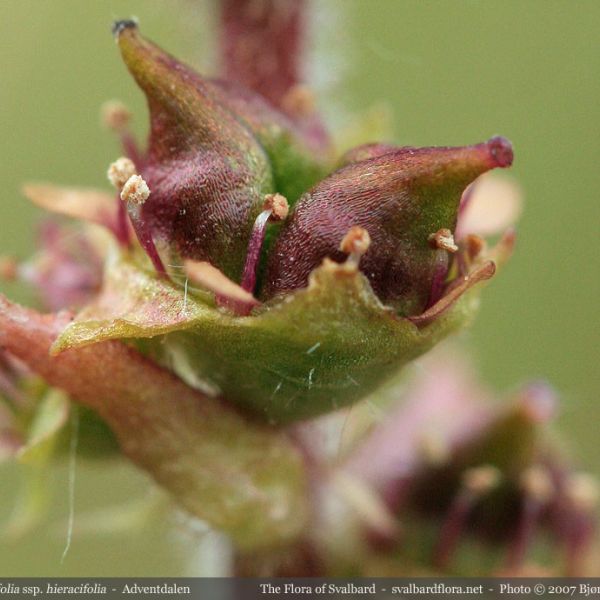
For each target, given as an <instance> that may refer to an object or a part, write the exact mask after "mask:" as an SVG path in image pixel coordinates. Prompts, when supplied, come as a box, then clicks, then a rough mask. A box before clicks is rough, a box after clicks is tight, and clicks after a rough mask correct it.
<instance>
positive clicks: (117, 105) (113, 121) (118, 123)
mask: <svg viewBox="0 0 600 600" xmlns="http://www.w3.org/2000/svg"><path fill="white" fill-rule="evenodd" d="M100 113H101V115H102V123H103V124H104V125H105V126H106V127H107V128H108V129H110V130H112V131H116V132H119V133H120V132H121V131H123V129H125V128H126V127H127V126H128V125H129V122H130V121H131V111H130V110H129V109H128V108H127V106H125V104H123V103H122V102H121V101H120V100H107V101H106V102H105V103H104V104H103V105H102V106H101V107H100Z"/></svg>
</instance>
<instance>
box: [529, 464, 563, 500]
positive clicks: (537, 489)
mask: <svg viewBox="0 0 600 600" xmlns="http://www.w3.org/2000/svg"><path fill="white" fill-rule="evenodd" d="M520 484H521V488H522V490H523V491H524V492H525V493H526V494H527V496H528V497H529V498H531V499H533V500H535V501H537V502H539V503H540V504H545V503H547V502H548V501H549V500H550V499H551V498H552V496H553V495H554V493H555V487H554V483H552V478H551V477H550V473H548V470H547V469H545V468H544V467H540V466H532V467H529V468H528V469H526V470H525V471H524V472H523V473H522V474H521V477H520Z"/></svg>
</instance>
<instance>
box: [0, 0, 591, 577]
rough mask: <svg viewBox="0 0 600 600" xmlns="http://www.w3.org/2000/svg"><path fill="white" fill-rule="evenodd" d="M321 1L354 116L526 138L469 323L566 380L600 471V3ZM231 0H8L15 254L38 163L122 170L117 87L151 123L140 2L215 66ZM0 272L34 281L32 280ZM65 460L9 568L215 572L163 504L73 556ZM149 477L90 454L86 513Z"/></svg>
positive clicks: (157, 34) (1, 551)
mask: <svg viewBox="0 0 600 600" xmlns="http://www.w3.org/2000/svg"><path fill="white" fill-rule="evenodd" d="M313 4H314V8H315V11H316V18H315V23H314V29H313V38H312V41H311V48H310V52H309V59H310V68H309V72H310V73H312V76H313V81H315V82H316V84H317V89H318V91H319V99H320V103H321V104H322V106H323V109H324V110H325V112H326V113H327V114H329V115H331V117H332V120H333V121H334V122H335V124H336V125H337V126H340V127H341V126H343V125H344V124H345V122H346V121H347V120H349V119H350V117H349V116H348V115H350V114H351V113H352V112H359V111H361V110H364V109H366V108H368V107H369V106H370V105H372V104H373V103H374V102H378V101H385V102H387V103H388V104H389V106H390V107H391V109H392V112H393V114H394V120H395V130H394V132H393V134H394V135H393V137H394V138H395V139H396V141H398V142H401V143H407V144H412V145H459V144H464V143H472V142H477V141H480V140H484V139H487V138H489V137H490V136H491V135H493V134H503V135H505V136H507V137H508V138H509V139H511V140H512V142H513V143H514V146H515V151H516V160H515V165H514V168H513V174H514V175H515V176H516V177H517V178H518V179H519V181H520V182H521V184H522V186H523V188H524V190H525V198H526V204H525V212H524V215H523V218H522V220H521V223H520V226H519V241H518V248H517V252H516V255H515V257H514V258H513V260H512V261H511V263H510V264H509V266H508V267H507V269H506V270H505V271H504V272H503V273H502V274H501V275H500V276H499V277H498V278H497V279H496V280H495V281H494V282H493V284H492V285H490V287H489V288H488V290H487V291H486V293H485V297H484V303H483V309H482V311H481V314H480V316H479V319H478V321H477V323H476V325H475V326H474V328H473V329H472V330H471V331H470V332H469V333H468V334H466V337H467V341H468V342H469V343H470V344H471V347H472V350H473V355H474V356H475V358H476V361H477V363H478V364H479V366H480V368H481V370H482V372H483V373H484V375H485V376H486V378H487V379H488V380H489V381H490V382H491V383H492V384H493V385H494V386H495V387H496V388H498V389H500V390H510V389H511V388H514V387H515V386H516V385H517V384H518V383H520V382H523V381H524V380H527V379H529V378H532V377H544V378H547V379H549V380H550V381H551V382H552V383H553V385H554V386H555V387H556V388H557V389H558V390H559V391H560V393H561V396H562V400H563V402H562V411H561V416H560V420H559V425H560V427H561V428H562V429H563V430H565V431H567V432H568V433H569V434H570V437H571V438H572V446H573V449H574V452H575V453H576V454H577V455H578V456H579V457H580V459H581V462H582V464H583V465H584V466H586V467H587V468H590V469H592V470H593V471H595V472H596V473H598V474H600V453H599V452H598V445H597V436H598V434H597V430H598V421H599V419H600V407H599V406H598V404H597V402H598V395H599V394H598V392H599V385H598V384H599V381H600V368H599V367H598V362H599V361H598V356H599V353H598V339H599V335H598V334H599V330H598V327H599V326H598V323H599V317H600V314H599V311H598V297H599V295H600V286H599V281H600V260H599V255H600V253H599V252H598V249H597V247H596V246H595V244H596V243H598V226H599V224H600V219H599V217H600V211H599V205H600V203H599V201H598V190H599V189H600V178H599V169H598V164H599V162H600V135H599V134H600V131H599V127H598V124H599V117H600V47H599V43H598V36H597V31H598V26H599V24H600V3H599V2H596V1H592V0H590V1H587V2H586V1H579V2H572V1H566V0H565V1H562V2H557V1H550V0H537V1H533V0H529V1H525V2H524V1H522V0H512V1H506V0H505V1H504V2H502V3H500V2H495V3H492V2H479V1H475V0H468V1H467V0H462V1H456V2H433V1H432V2H422V1H416V0H415V1H399V0H370V1H367V0H315V1H314V3H313ZM213 8H214V6H213V3H212V2H202V1H201V0H198V1H197V2H194V1H192V0H168V1H162V0H161V1H159V0H152V1H148V0H138V1H133V0H131V1H130V0H97V1H91V0H88V1H85V2H84V1H82V0H53V1H52V2H43V1H42V0H36V1H33V0H3V1H2V2H0V69H1V83H0V111H1V113H0V114H1V116H0V139H1V140H2V146H1V150H0V181H2V186H3V199H2V202H3V206H4V212H3V217H2V228H1V232H0V242H1V245H0V249H1V252H4V253H11V254H15V255H18V256H26V255H27V254H28V252H29V251H30V250H31V249H32V242H33V239H34V225H35V223H36V221H37V220H38V219H39V218H40V212H39V211H38V210H37V209H34V208H32V207H31V206H30V205H29V204H28V203H27V202H26V201H25V200H24V199H23V198H22V197H21V196H20V195H19V186H20V184H21V183H22V182H23V181H28V180H49V181H55V182H61V183H71V184H85V185H95V186H105V185H106V182H105V170H106V167H107V165H108V164H109V162H110V161H111V160H113V159H114V158H115V157H116V156H117V155H118V149H117V146H116V143H115V140H114V139H112V137H111V136H110V135H109V133H108V132H106V131H103V129H102V128H101V126H100V123H99V110H98V109H99V106H100V105H101V104H102V102H103V101H105V100H107V99H110V98H115V97H116V98H120V99H121V100H123V101H125V102H126V103H127V104H128V105H129V106H130V107H131V108H132V109H133V110H134V111H135V114H136V121H135V125H136V129H137V130H138V131H140V132H143V130H144V126H145V106H144V101H143V99H142V96H141V94H140V93H138V91H137V89H136V88H135V86H134V84H133V83H132V82H131V80H130V79H129V77H128V76H127V74H126V71H125V69H124V67H123V66H122V64H121V62H120V59H119V57H118V54H117V51H116V48H115V46H114V43H113V41H112V38H111V35H110V33H109V27H110V23H111V21H112V20H113V19H115V18H119V17H128V16H130V15H135V16H137V17H139V19H140V22H141V25H142V28H143V31H144V32H145V33H146V34H147V35H148V36H149V37H151V38H153V39H155V40H156V41H158V42H159V43H160V44H161V45H162V46H164V47H166V48H168V49H169V50H170V51H171V52H172V53H173V54H175V55H178V56H180V57H181V58H184V59H185V60H187V61H188V62H191V63H192V64H194V65H196V66H198V67H201V68H202V69H203V70H205V71H206V70H209V71H210V70H211V69H212V70H214V58H213V57H214V54H213V52H214V49H213V50H211V42H212V37H211V31H214V14H213V12H214V11H213V10H212V9H213ZM1 289H2V290H3V291H8V292H9V293H10V294H11V295H12V296H13V297H16V298H19V299H22V300H23V299H26V298H27V294H26V292H25V291H24V290H22V289H19V288H16V287H15V286H7V285H2V286H1ZM52 477H53V479H54V480H55V488H56V489H55V498H54V501H53V503H52V508H51V516H50V522H49V523H48V524H45V525H44V527H42V528H40V529H39V530H37V531H36V532H35V534H34V535H31V536H29V537H27V538H25V539H23V540H21V541H19V542H18V543H15V542H10V541H9V540H6V539H4V540H2V541H0V576H1V575H5V576H6V575H23V574H37V575H42V574H47V575H50V574H54V575H77V574H86V575H100V574H105V575H143V574H146V575H157V576H158V575H178V574H183V573H188V574H191V573H199V572H200V571H198V570H197V568H198V558H197V557H196V558H193V557H192V556H190V554H189V552H190V550H189V547H188V546H186V545H185V544H182V543H181V542H180V541H177V540H176V539H175V538H176V536H175V535H173V534H172V533H169V531H171V530H172V528H171V527H169V526H167V525H165V524H164V523H162V522H157V523H155V524H153V525H152V527H149V528H146V529H144V530H143V531H142V532H135V533H134V534H127V535H121V536H110V535H88V536H86V535H77V536H75V538H74V539H73V544H72V546H71V549H70V552H69V554H68V556H67V558H66V560H65V561H64V563H63V564H61V563H60V556H61V553H62V549H63V547H64V544H65V535H64V526H63V525H64V523H63V521H62V520H64V519H65V518H66V514H67V471H66V469H65V468H58V469H56V470H55V471H53V472H52ZM16 484H17V474H16V472H15V469H14V468H12V467H6V466H5V467H2V470H0V518H2V519H5V518H7V516H8V515H9V512H10V507H11V506H12V501H13V499H14V494H15V486H16ZM147 488H148V485H147V482H146V479H145V477H144V476H143V475H141V474H139V473H137V472H136V471H135V470H134V469H133V468H132V467H129V466H128V465H123V464H117V463H114V464H113V463H97V464H89V463H86V462H84V461H82V460H80V462H79V464H78V468H77V481H76V513H75V514H76V516H75V518H76V520H77V518H78V517H77V515H78V514H84V513H85V511H86V510H88V509H91V508H93V507H102V506H106V505H108V504H118V503H119V502H123V501H127V499H130V498H140V497H143V496H144V494H145V493H147ZM175 529H177V527H176V528H175ZM180 529H182V530H183V529H185V526H184V527H180ZM201 537H202V535H201V534H198V537H197V538H194V542H193V543H192V544H191V545H192V546H193V545H194V544H195V543H196V542H197V541H198V540H199V539H201ZM194 561H195V562H194ZM190 565H191V566H190Z"/></svg>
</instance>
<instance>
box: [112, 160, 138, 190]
mask: <svg viewBox="0 0 600 600" xmlns="http://www.w3.org/2000/svg"><path fill="white" fill-rule="evenodd" d="M135 174H136V170H135V165H134V164H133V161H132V160H131V159H129V158H126V157H124V156H122V157H121V158H118V159H117V160H115V162H113V163H111V164H110V166H109V167H108V171H107V173H106V175H107V177H108V180H109V181H110V182H111V184H112V185H113V186H114V187H115V189H116V190H117V191H118V192H119V193H120V192H121V190H122V189H123V187H124V185H125V184H126V183H127V181H128V180H129V178H130V177H133V176H134V175H135Z"/></svg>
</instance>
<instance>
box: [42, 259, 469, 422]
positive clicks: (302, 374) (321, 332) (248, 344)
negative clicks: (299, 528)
mask: <svg viewBox="0 0 600 600" xmlns="http://www.w3.org/2000/svg"><path fill="white" fill-rule="evenodd" d="M477 303H478V300H477V297H476V296H474V295H473V294H472V293H471V292H468V293H466V294H465V295H463V296H461V298H460V299H458V301H456V302H453V303H452V304H451V305H450V306H449V307H447V308H446V309H445V310H444V312H443V313H442V314H440V315H437V316H436V318H434V319H432V320H431V321H427V322H425V323H424V324H419V325H416V324H414V323H412V322H411V321H410V320H408V319H402V318H398V317H397V316H396V315H395V314H394V313H393V311H391V310H390V309H389V308H387V307H385V306H383V305H382V304H381V303H380V302H379V300H378V299H377V297H376V296H375V295H374V294H373V292H372V290H371V287H370V285H369V283H368V281H367V279H366V278H365V277H364V276H363V275H362V274H361V273H360V272H359V271H357V270H356V269H355V268H353V267H352V266H350V265H348V264H342V265H340V264H337V263H334V262H332V261H325V262H324V263H323V265H322V266H321V267H319V268H318V269H316V270H315V271H314V272H313V274H312V276H311V278H310V283H309V285H308V287H307V288H305V289H302V290H299V291H297V292H295V293H293V294H291V295H289V296H288V297H287V298H285V299H284V300H283V301H280V302H277V303H274V304H272V305H263V306H262V307H260V308H259V309H258V311H255V314H253V315H252V316H249V317H235V316H232V315H230V314H228V313H226V312H224V311H221V310H219V309H216V308H214V307H213V306H211V305H210V304H209V303H207V302H206V301H205V299H204V298H203V297H200V296H198V295H196V293H195V292H194V291H192V290H191V289H190V290H188V292H187V294H186V293H184V291H183V290H181V288H180V287H178V286H177V285H175V284H173V283H171V282H169V281H167V280H165V279H161V278H159V277H156V276H155V275H154V274H152V273H151V272H149V271H145V270H141V269H139V268H138V267H136V266H135V265H134V264H132V263H130V262H128V261H127V260H126V259H124V258H123V259H121V260H120V261H119V262H117V263H116V264H114V265H112V266H111V267H110V268H109V269H107V275H106V281H105V284H104V289H103V292H102V294H101V295H100V297H99V298H98V299H97V301H96V302H95V303H94V304H92V305H90V306H88V307H86V308H85V309H84V310H83V311H82V312H81V313H80V314H79V315H78V316H77V317H76V318H75V320H74V321H73V322H72V323H71V324H69V325H68V326H67V327H66V329H65V330H64V331H63V333H62V334H61V335H60V336H59V338H58V339H57V340H56V342H55V344H54V346H53V348H52V351H53V352H54V353H58V352H61V351H63V350H66V349H68V348H73V347H77V346H84V345H87V344H91V343H95V342H100V341H103V340H109V339H131V338H152V342H153V343H152V344H150V346H155V347H156V348H157V349H159V350H160V352H159V353H160V354H161V355H162V356H163V357H164V360H165V361H166V364H168V365H169V366H170V367H172V368H173V369H174V370H175V371H177V372H178V373H179V374H180V375H181V376H182V377H184V378H186V380H188V381H189V380H190V373H191V374H192V376H193V377H194V378H195V379H196V382H200V385H203V387H206V386H208V387H209V388H212V389H215V390H217V391H218V392H221V393H222V394H223V395H224V397H226V398H227V399H228V400H229V401H231V402H233V403H235V404H236V405H238V406H242V407H246V408H248V409H250V410H251V411H253V412H255V413H258V414H261V415H264V416H265V417H266V418H267V420H269V421H271V422H277V423H282V422H290V421H295V420H299V419H305V418H309V417H313V416H316V415H319V414H322V413H326V412H330V411H331V410H334V409H336V408H341V407H342V406H345V405H348V404H351V403H354V402H356V401H358V400H360V399H362V398H363V397H365V396H366V395H367V394H369V393H370V392H372V391H374V390H375V389H376V388H377V387H378V386H379V385H381V384H382V383H383V382H385V381H386V380H387V379H388V378H389V377H391V376H392V375H394V374H396V373H397V372H398V370H399V369H400V368H401V367H402V366H404V365H405V364H406V363H407V362H409V361H410V360H412V359H414V358H416V357H417V356H419V355H420V354H422V353H424V352H426V351H427V350H428V349H429V348H431V347H432V346H433V345H434V344H435V343H436V342H438V341H439V340H441V339H442V338H444V337H445V336H446V335H448V334H449V333H450V332H451V331H453V330H455V329H457V328H459V327H461V326H463V325H464V324H465V323H466V322H467V321H469V319H470V316H471V315H472V314H473V312H474V310H475V308H476V306H477ZM144 346H145V347H146V348H148V344H144ZM154 354H155V355H156V354H158V353H154Z"/></svg>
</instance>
